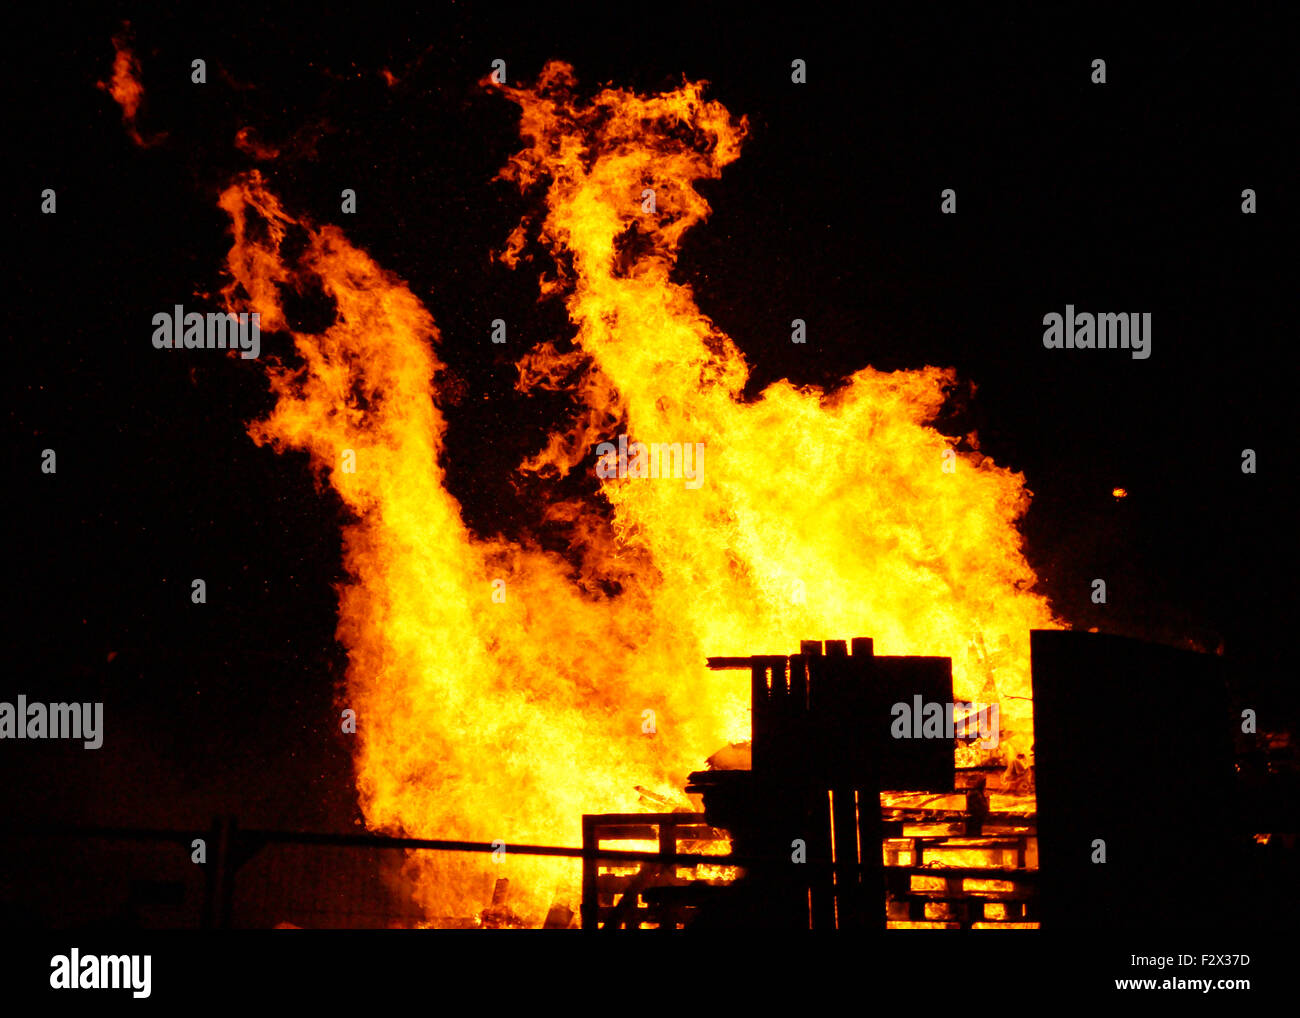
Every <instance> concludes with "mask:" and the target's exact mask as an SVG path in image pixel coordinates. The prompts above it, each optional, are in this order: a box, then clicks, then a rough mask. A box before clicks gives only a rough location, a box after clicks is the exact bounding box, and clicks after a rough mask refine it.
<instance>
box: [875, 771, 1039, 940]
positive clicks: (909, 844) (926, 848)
mask: <svg viewBox="0 0 1300 1018" xmlns="http://www.w3.org/2000/svg"><path fill="white" fill-rule="evenodd" d="M884 800H885V806H884V810H883V813H882V816H883V821H884V822H883V826H884V835H885V837H884V842H883V851H884V860H885V893H886V904H885V908H886V916H887V920H888V928H889V929H1036V928H1037V927H1038V917H1037V911H1036V906H1037V898H1038V837H1037V830H1036V828H1035V819H1034V813H1033V803H1034V800H1033V798H1032V796H1014V795H998V794H993V795H991V796H989V797H988V798H987V799H985V796H984V795H983V793H980V792H976V791H974V790H967V791H959V792H955V793H951V794H947V795H942V796H934V795H910V796H909V795H899V794H892V795H891V794H886V795H885V796H884Z"/></svg>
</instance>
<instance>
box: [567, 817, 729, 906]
mask: <svg viewBox="0 0 1300 1018" xmlns="http://www.w3.org/2000/svg"><path fill="white" fill-rule="evenodd" d="M582 845H583V849H584V850H585V851H586V855H585V857H584V859H583V863H582V928H583V929H584V930H597V929H599V930H615V929H625V930H642V929H658V930H675V929H683V928H684V927H686V926H687V925H688V924H689V923H690V921H691V919H692V918H693V917H694V915H695V912H696V910H697V909H698V907H699V903H700V901H701V900H702V899H703V898H704V897H706V896H707V895H708V894H710V893H712V892H713V890H714V889H715V888H725V887H726V886H727V885H728V884H730V883H731V881H732V880H733V879H734V878H735V875H736V873H735V868H734V867H729V866H713V865H709V864H702V865H695V866H689V865H683V864H680V863H676V862H672V861H664V862H630V863H629V862H623V863H619V862H612V861H608V860H602V859H599V858H597V857H596V856H595V852H597V851H599V850H610V849H613V850H615V851H631V852H658V853H659V854H661V855H663V856H664V857H665V860H671V858H672V856H674V855H675V854H677V853H691V854H699V855H705V854H712V855H723V854H725V853H727V852H728V851H729V850H730V848H731V843H730V841H729V840H728V837H727V833H726V832H725V831H721V830H718V829H717V828H715V827H711V826H710V825H709V824H708V823H707V822H706V821H705V818H704V814H702V813H608V814H603V815H588V816H584V817H583V818H582Z"/></svg>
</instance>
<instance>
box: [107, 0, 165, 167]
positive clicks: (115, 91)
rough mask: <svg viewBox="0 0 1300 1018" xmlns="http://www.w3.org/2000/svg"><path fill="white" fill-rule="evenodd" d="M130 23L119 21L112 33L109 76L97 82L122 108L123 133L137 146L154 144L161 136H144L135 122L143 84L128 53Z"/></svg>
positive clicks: (133, 60) (142, 98) (141, 97)
mask: <svg viewBox="0 0 1300 1018" xmlns="http://www.w3.org/2000/svg"><path fill="white" fill-rule="evenodd" d="M130 33H131V23H130V22H129V21H127V22H123V23H122V30H121V31H120V32H119V33H118V34H117V35H115V36H113V50H114V53H115V54H116V55H115V56H114V57H113V76H112V77H111V78H110V79H109V80H108V81H101V82H98V86H99V88H101V89H103V90H104V91H106V92H107V93H108V94H109V95H111V96H112V97H113V99H114V101H115V102H116V103H117V104H118V105H119V106H121V107H122V123H123V124H124V125H126V131H127V134H129V135H130V136H131V140H132V141H134V142H135V143H136V144H137V145H139V146H140V147H141V148H148V147H149V146H151V145H156V144H158V142H159V141H161V140H162V138H163V136H162V135H157V136H155V137H152V138H146V137H144V136H143V135H142V134H141V133H140V130H139V128H138V126H137V124H136V118H137V117H138V115H139V113H140V104H141V103H142V102H143V100H144V86H143V85H141V84H140V61H139V60H138V59H136V55H135V53H134V52H132V50H131V48H130V46H129V42H130Z"/></svg>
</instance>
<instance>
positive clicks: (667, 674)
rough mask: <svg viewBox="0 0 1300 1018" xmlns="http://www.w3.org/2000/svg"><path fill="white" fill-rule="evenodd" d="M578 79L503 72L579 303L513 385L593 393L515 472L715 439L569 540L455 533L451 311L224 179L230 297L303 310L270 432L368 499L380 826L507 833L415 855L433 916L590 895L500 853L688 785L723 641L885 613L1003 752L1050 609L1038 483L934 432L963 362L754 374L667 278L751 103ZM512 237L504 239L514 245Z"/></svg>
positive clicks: (1017, 731) (571, 867)
mask: <svg viewBox="0 0 1300 1018" xmlns="http://www.w3.org/2000/svg"><path fill="white" fill-rule="evenodd" d="M572 89H573V78H572V73H571V71H570V69H569V68H567V67H566V66H564V65H561V64H551V65H549V66H548V67H547V68H546V70H545V71H544V72H543V74H542V76H541V79H540V80H539V82H538V84H537V86H536V87H535V88H533V89H531V90H528V89H513V88H506V87H501V91H503V92H504V93H505V94H506V95H507V96H509V98H511V99H512V100H513V101H515V102H516V103H518V104H519V106H520V108H521V111H522V119H521V133H522V134H523V136H524V137H525V138H526V139H529V142H530V144H529V146H528V147H527V148H525V149H524V150H523V151H521V152H520V153H519V154H517V155H516V156H515V157H514V158H513V159H512V160H511V162H510V165H509V166H508V167H507V169H506V170H505V171H503V175H504V176H505V177H507V178H508V179H511V180H514V181H516V182H517V183H519V184H520V185H521V187H524V188H528V187H530V186H533V185H542V186H543V187H544V189H545V195H544V200H545V209H546V212H545V216H544V218H543V219H542V222H541V228H540V240H541V242H542V243H543V244H544V245H545V246H546V247H549V248H550V249H551V250H552V251H553V252H554V253H555V254H556V255H557V262H558V264H559V266H560V268H559V274H558V276H556V277H555V278H551V279H543V281H542V287H543V291H544V292H546V293H554V294H557V295H563V296H564V299H565V300H566V303H567V307H568V310H569V313H570V315H571V317H572V320H573V322H574V326H575V336H574V337H573V338H574V344H575V349H574V351H573V352H571V353H566V354H560V353H558V352H557V351H556V349H555V347H554V346H553V345H550V344H542V345H540V346H539V347H538V348H537V349H535V350H534V351H533V352H532V353H531V354H529V355H528V356H526V357H525V358H524V359H523V361H522V362H521V364H520V381H519V384H520V387H521V388H523V389H528V388H532V387H538V386H542V387H552V388H558V387H561V386H566V387H568V388H569V389H570V390H571V391H572V393H573V395H574V398H575V400H576V401H577V403H578V407H579V409H578V412H577V414H576V415H575V418H574V420H573V421H572V422H570V425H569V426H568V427H566V428H564V429H563V430H561V431H559V432H557V433H555V434H553V435H551V436H549V438H548V439H547V440H546V441H545V442H544V443H543V447H542V448H541V449H540V451H539V452H538V453H537V455H536V456H534V457H532V458H530V459H529V460H528V461H527V462H526V463H524V464H522V465H521V469H525V470H529V471H533V472H536V473H539V474H541V475H543V476H556V475H562V474H565V473H568V472H570V471H572V470H575V469H578V468H579V467H581V468H582V469H583V470H592V471H593V472H594V471H595V468H596V462H597V456H596V447H597V445H598V444H599V443H600V442H617V438H618V435H619V434H627V435H630V436H631V437H632V439H633V440H634V441H635V440H640V441H644V442H656V443H659V442H662V443H677V442H680V443H689V444H691V445H692V446H694V445H696V444H697V443H698V444H702V445H703V447H704V455H703V474H702V483H701V484H700V485H699V486H695V487H692V486H691V485H690V484H688V483H686V481H685V480H684V479H675V480H674V479H657V480H651V479H648V478H637V477H607V478H603V479H601V480H600V481H599V486H598V490H597V488H596V484H595V482H594V481H593V492H595V496H594V497H593V498H591V499H589V500H587V501H577V502H575V501H573V500H569V501H560V500H558V499H557V500H555V501H553V502H551V503H550V504H549V505H547V506H546V507H545V513H546V516H547V517H548V519H549V521H550V523H551V524H552V525H555V524H562V525H564V526H565V527H567V529H568V533H569V535H570V538H571V549H570V554H569V555H567V556H561V555H557V554H553V553H550V552H547V551H543V550H541V549H540V548H539V547H537V546H535V545H533V544H531V543H530V542H527V541H524V542H520V543H511V542H509V541H506V540H504V539H502V538H499V537H494V536H490V535H478V534H473V533H471V532H470V531H469V530H468V528H467V527H466V525H465V522H464V520H463V517H462V513H461V508H460V505H459V503H458V502H457V500H456V499H455V498H454V497H453V495H452V494H451V493H450V492H449V491H448V489H447V483H446V476H445V474H444V471H443V469H442V467H441V466H440V462H441V457H442V455H443V452H444V444H443V439H444V435H445V431H446V421H445V419H444V417H443V414H442V411H441V410H440V408H439V406H438V403H437V401H436V396H437V393H436V392H435V389H434V384H433V378H434V374H435V372H436V371H437V369H438V368H439V367H440V363H439V361H438V359H437V356H436V354H435V353H434V347H435V346H436V344H437V342H438V332H437V329H436V327H435V325H434V322H433V320H432V318H431V316H430V315H429V313H428V311H427V310H426V309H425V308H424V307H423V305H422V304H421V303H420V301H419V300H418V299H417V298H416V297H415V296H414V295H413V294H412V293H411V291H410V289H409V287H407V286H406V284H405V283H404V282H403V281H402V280H401V279H399V278H397V277H396V276H394V275H393V274H392V273H391V272H388V271H386V270H385V269H383V268H381V267H380V266H379V265H377V264H376V263H375V262H374V261H373V260H372V259H371V258H370V257H369V256H368V255H367V254H366V253H365V252H363V251H361V250H359V249H357V248H356V247H355V246H353V245H352V244H350V243H349V242H348V240H347V239H346V237H345V236H344V235H343V233H342V232H341V231H340V230H338V229H337V228H335V227H333V226H328V225H324V226H316V225H314V224H313V223H311V222H309V221H307V220H305V219H297V218H294V217H292V216H290V215H289V214H288V213H287V212H286V211H285V210H284V208H283V207H282V206H281V204H280V203H279V201H278V199H277V198H276V197H275V195H274V194H273V193H272V192H271V191H270V189H269V188H268V186H267V184H266V182H265V180H263V178H262V177H261V176H259V175H258V174H257V173H252V174H249V175H247V176H245V177H243V178H241V179H239V180H237V181H236V182H235V183H234V184H233V185H232V186H231V187H230V188H229V189H228V190H227V191H226V192H225V193H224V194H223V195H222V196H221V206H222V208H223V209H225V210H226V212H227V213H228V214H229V215H230V217H231V222H232V229H233V233H234V243H233V246H232V249H231V252H230V256H229V259H228V271H229V273H230V276H231V282H230V285H229V286H228V287H227V288H226V290H225V295H226V299H227V304H228V306H229V307H230V308H231V309H232V310H251V311H258V312H260V313H261V315H262V327H263V331H267V332H274V331H283V332H289V333H290V334H291V335H292V339H293V343H294V348H295V351H296V353H297V357H298V360H299V363H296V364H292V365H290V364H279V363H273V364H272V365H271V367H270V369H269V378H270V383H271V387H272V390H273V391H274V392H275V394H276V396H277V398H278V399H277V403H276V406H275V409H274V410H273V412H272V413H271V414H270V416H269V417H267V418H266V419H265V420H262V421H259V422H256V423H254V424H253V425H251V426H250V434H251V436H252V437H253V438H254V440H255V441H257V442H258V443H259V444H263V443H266V444H270V445H272V446H273V447H275V448H276V449H279V450H286V449H299V450H305V451H306V452H308V453H309V454H310V456H311V460H312V463H313V466H314V468H315V469H316V470H317V471H318V472H319V473H320V474H321V475H323V476H327V477H328V480H329V483H330V484H331V485H332V487H333V488H334V489H335V491H336V492H337V493H338V495H339V497H340V498H341V500H342V502H343V504H344V506H345V508H346V511H347V513H348V516H349V518H348V520H347V521H346V523H345V526H344V531H343V548H344V565H345V567H346V570H347V573H348V580H347V581H346V582H345V583H344V584H343V585H341V587H340V589H339V628H338V639H339V640H340V641H341V643H342V644H343V646H344V647H346V648H347V651H348V655H349V666H348V673H347V687H346V695H345V697H344V702H343V706H346V707H350V708H352V709H354V710H356V712H357V717H358V729H357V735H356V739H357V748H356V753H355V764H356V775H357V785H358V790H359V793H360V799H361V806H362V809H363V811H364V814H365V817H366V822H367V824H368V825H369V826H370V827H371V828H375V829H382V830H389V831H398V832H405V833H409V834H411V835H415V836H424V837H445V838H460V839H471V840H482V841H492V840H496V839H500V840H501V841H503V842H505V857H504V859H500V860H497V861H492V860H490V859H489V858H488V857H486V856H479V857H474V858H470V859H464V858H460V857H449V856H446V855H439V854H438V853H419V854H418V857H413V858H412V861H411V862H410V864H409V871H408V877H409V878H410V880H411V881H412V883H413V886H414V889H415V894H416V896H417V899H418V900H419V901H420V902H421V903H422V904H423V905H424V907H425V908H426V909H427V910H428V913H429V915H430V916H431V917H437V916H472V915H475V914H477V913H478V912H479V911H480V910H482V909H483V908H484V907H485V906H486V905H487V904H488V902H489V901H490V897H491V888H492V881H493V879H494V878H495V877H497V876H509V877H510V878H511V881H512V897H511V901H510V904H511V907H512V908H514V909H515V910H516V911H521V912H527V913H528V914H529V915H531V916H532V918H533V921H535V922H540V918H541V916H542V915H544V913H545V909H546V907H547V905H548V904H549V903H550V901H551V900H552V898H553V897H555V896H557V895H558V896H560V897H562V898H566V899H568V901H569V902H570V904H572V905H575V906H576V898H577V886H576V885H577V869H576V865H575V864H573V863H570V862H556V861H554V860H528V859H523V858H520V857H517V856H512V855H511V854H510V851H509V845H510V844H511V843H516V844H519V843H527V842H536V841H539V842H546V843H552V844H577V843H579V841H580V837H581V828H580V822H579V821H580V816H581V814H582V813H584V812H630V811H633V810H636V809H637V808H638V793H637V792H636V790H635V789H636V786H638V785H642V786H650V787H652V788H659V789H662V790H665V791H668V792H671V791H673V790H675V789H680V788H681V787H682V784H683V781H684V778H685V774H686V773H687V772H688V771H690V770H692V769H698V768H700V767H702V766H703V763H704V759H705V757H707V756H708V755H709V754H710V753H711V752H712V751H714V750H716V749H717V748H718V747H719V746H720V745H722V744H723V743H725V742H727V741H734V740H738V739H742V738H745V737H746V736H747V728H748V716H747V708H748V688H747V687H748V681H747V677H746V676H743V675H740V676H737V674H736V673H712V672H709V671H708V670H707V669H705V667H704V658H705V657H706V656H707V655H714V654H720V655H742V654H750V653H773V652H775V653H781V652H790V651H792V650H794V649H796V648H797V646H798V641H799V640H800V639H808V638H814V639H815V638H847V637H850V636H856V635H870V636H873V637H875V639H876V650H877V653H882V654H929V655H947V656H951V657H952V658H953V666H954V680H955V684H956V691H957V695H958V696H959V697H963V698H966V699H977V698H978V699H983V700H985V701H990V702H991V701H992V700H994V699H998V700H1000V702H1001V703H1002V733H1001V737H1002V741H1003V746H1004V748H1005V747H1011V748H1017V747H1018V748H1020V749H1021V750H1022V751H1023V750H1027V748H1028V745H1029V741H1030V723H1031V711H1030V704H1029V700H1028V697H1029V685H1028V675H1029V647H1028V631H1029V630H1030V629H1031V628H1045V627H1050V626H1053V625H1055V624H1056V623H1055V621H1054V619H1053V617H1052V615H1051V612H1050V611H1049V608H1048V606H1047V604H1046V602H1045V600H1044V599H1043V598H1042V597H1040V596H1038V595H1036V594H1034V593H1033V592H1032V590H1031V587H1032V585H1033V583H1034V579H1035V577H1034V574H1033V572H1032V570H1031V569H1030V567H1029V565H1028V564H1027V563H1026V561H1025V559H1024V556H1023V552H1022V546H1021V538H1020V535H1019V533H1018V531H1017V529H1016V521H1017V519H1018V518H1019V516H1020V515H1021V514H1022V513H1023V512H1024V510H1025V508H1026V506H1027V504H1028V495H1027V492H1026V491H1025V488H1024V482H1023V478H1022V477H1021V475H1019V474H1016V473H1013V472H1011V471H1009V470H1006V469H1005V468H1001V467H998V466H997V465H995V464H994V463H992V462H991V461H990V460H989V459H987V458H985V457H982V456H980V455H978V454H975V453H970V452H965V451H956V452H955V455H954V454H952V453H950V452H949V450H951V449H952V448H953V442H952V441H951V440H950V439H949V438H948V437H946V436H944V435H942V434H940V433H939V432H938V431H936V430H935V429H934V428H933V427H931V426H930V422H931V421H932V420H933V419H934V417H935V416H936V414H937V413H938V412H939V410H940V408H941V406H942V405H943V402H944V398H945V391H946V389H947V388H948V387H949V386H951V385H952V384H953V383H954V381H955V376H954V374H953V372H952V371H950V370H944V369H940V368H935V367H926V368H923V369H920V370H917V371H909V372H895V373H892V374H890V373H883V372H878V371H875V370H873V369H871V368H864V369H862V370H861V371H859V372H857V373H856V374H855V375H853V377H852V378H850V379H849V380H848V381H847V382H846V384H845V385H844V386H843V387H841V388H839V389H838V390H836V391H834V392H824V391H822V390H820V389H817V388H813V387H800V386H796V385H794V384H791V383H790V382H786V381H782V382H778V383H776V384H774V385H772V386H769V387H768V388H767V389H766V390H765V391H764V392H763V393H761V394H760V395H759V396H758V398H756V399H755V400H753V401H750V402H747V401H745V400H744V399H742V397H741V392H742V389H743V387H744V385H745V382H746V380H747V378H748V367H747V365H746V364H745V360H744V358H743V356H742V355H741V353H740V351H739V350H738V349H737V347H736V346H735V344H734V343H733V342H732V341H731V339H730V338H729V337H727V336H726V335H725V334H724V333H723V332H722V331H721V330H720V329H719V328H718V327H717V326H716V325H715V324H714V323H713V322H712V321H710V320H709V319H708V318H707V317H706V316H705V315H703V314H702V313H701V312H700V310H699V309H698V308H697V307H696V305H695V303H694V299H693V295H692V292H691V290H690V288H689V287H688V286H686V285H684V284H682V283H681V282H678V281H676V280H674V279H672V278H671V272H672V269H673V266H674V262H675V258H676V254H677V250H678V248H679V245H680V242H681V239H682V235H683V234H684V233H685V231H686V230H687V229H689V228H690V227H691V226H693V225H695V224H696V223H698V222H700V221H701V220H702V219H704V218H705V217H706V216H707V214H708V211H709V207H708V204H707V202H705V200H704V199H703V198H702V197H701V196H700V194H699V193H698V192H697V191H696V189H695V186H694V185H695V183H696V182H697V181H698V180H701V179H709V178H713V177H717V176H719V175H720V173H721V170H722V168H723V167H724V166H725V165H727V164H728V163H730V162H731V161H733V160H734V159H735V158H737V156H738V154H739V150H740V144H741V141H742V139H743V136H744V133H745V123H744V121H743V120H740V121H736V120H734V119H733V118H732V117H731V116H730V115H729V114H728V112H727V111H726V110H725V109H724V108H723V107H722V106H721V105H720V104H718V103H715V102H710V101H707V100H705V99H704V98H703V84H702V83H689V82H687V83H684V84H683V85H682V86H681V88H679V89H677V90H675V91H672V92H669V93H666V94H664V95H658V96H649V97H642V96H638V95H635V94H633V93H630V92H626V91H622V90H616V89H606V90H603V91H601V92H599V93H598V94H597V95H596V96H595V97H594V98H593V99H591V100H590V101H588V102H580V101H578V100H577V99H575V98H574V95H573V91H572ZM647 190H649V191H653V208H654V211H653V212H650V211H646V210H647V209H648V208H650V207H652V206H651V205H650V203H649V202H648V201H647V198H646V192H647ZM289 238H292V240H290V239H289ZM525 243H527V241H526V239H525V235H524V234H523V233H521V232H520V231H515V233H514V234H512V236H511V238H510V241H509V244H508V247H507V251H506V254H505V255H503V256H502V260H503V261H504V262H505V263H506V264H509V265H517V264H519V258H518V255H519V253H520V251H521V250H522V249H523V246H524V245H525ZM285 288H290V289H295V290H298V291H300V292H310V293H315V294H319V295H323V296H324V297H325V298H326V299H328V300H329V301H330V302H332V304H333V306H334V308H335V316H334V321H333V324H331V325H330V326H329V327H328V328H326V329H324V331H322V332H319V333H308V332H302V331H296V330H292V329H291V328H290V325H289V323H288V321H287V320H286V318H285V315H284V310H283V305H282V302H281V292H282V290H283V289H285ZM498 581H503V582H498ZM1016 698H1019V699H1016ZM434 857H436V858H434Z"/></svg>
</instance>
